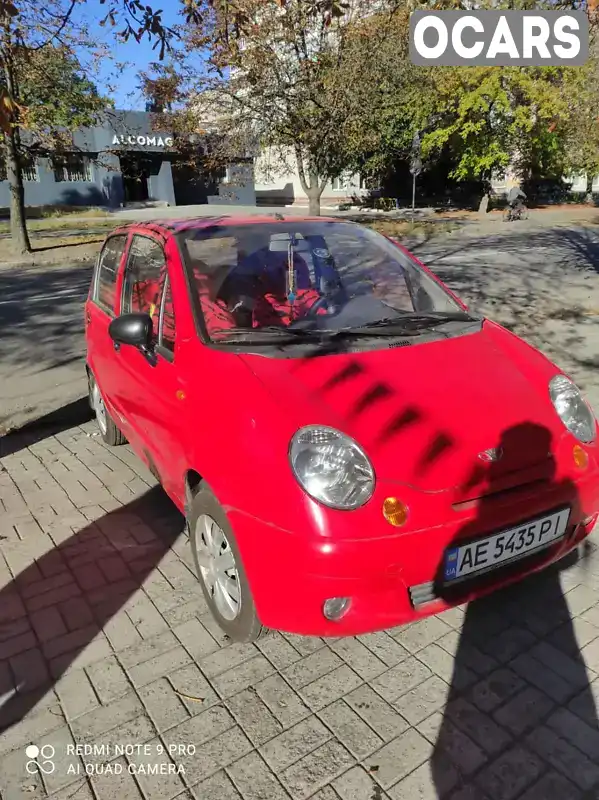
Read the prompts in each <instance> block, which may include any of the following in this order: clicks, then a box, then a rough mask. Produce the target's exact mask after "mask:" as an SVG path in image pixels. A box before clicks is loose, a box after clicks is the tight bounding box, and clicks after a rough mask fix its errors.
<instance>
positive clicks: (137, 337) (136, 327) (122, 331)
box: [108, 314, 155, 362]
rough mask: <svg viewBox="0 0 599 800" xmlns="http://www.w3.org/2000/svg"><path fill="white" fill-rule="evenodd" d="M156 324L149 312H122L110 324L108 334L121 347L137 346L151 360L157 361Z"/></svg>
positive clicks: (116, 345)
mask: <svg viewBox="0 0 599 800" xmlns="http://www.w3.org/2000/svg"><path fill="white" fill-rule="evenodd" d="M153 332H154V326H153V324H152V318H151V317H150V316H149V314H122V315H121V316H120V317H116V318H115V319H113V320H112V322H111V323H110V325H109V326H108V334H109V336H110V338H111V339H112V341H113V342H114V344H115V347H117V348H118V347H119V346H120V345H122V344H128V345H131V346H132V347H136V348H137V349H138V350H140V351H141V352H142V353H143V355H144V356H145V357H146V358H147V359H148V360H149V361H151V362H153V361H155V356H154V350H153V347H152V337H153Z"/></svg>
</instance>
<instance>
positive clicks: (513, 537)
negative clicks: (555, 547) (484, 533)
mask: <svg viewBox="0 0 599 800" xmlns="http://www.w3.org/2000/svg"><path fill="white" fill-rule="evenodd" d="M569 517H570V509H569V508H565V509H562V510H561V511H557V512H555V513H554V514H550V515H549V516H546V517H540V518H539V519H535V520H529V521H528V522H527V523H525V524H523V525H519V526H518V527H517V528H509V529H508V530H506V531H501V533H495V534H493V536H489V537H487V538H485V539H478V540H476V541H474V542H469V543H468V544H464V545H462V546H461V547H452V548H450V549H449V550H447V551H446V554H445V580H446V581H455V580H458V579H459V578H466V577H467V576H469V575H473V574H474V573H478V572H482V571H483V570H484V571H486V570H489V569H493V568H495V567H497V566H499V565H500V564H503V563H504V562H506V561H511V560H515V559H517V558H522V557H523V556H526V555H529V554H530V553H531V552H533V551H534V550H540V549H542V548H543V547H547V546H548V545H549V544H551V543H553V542H555V541H556V540H557V539H560V538H561V537H562V536H563V535H564V534H565V532H566V529H567V527H568V519H569Z"/></svg>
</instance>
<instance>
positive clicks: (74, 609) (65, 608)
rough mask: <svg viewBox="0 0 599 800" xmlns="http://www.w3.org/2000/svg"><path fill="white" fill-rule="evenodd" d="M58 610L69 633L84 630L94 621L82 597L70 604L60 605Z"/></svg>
mask: <svg viewBox="0 0 599 800" xmlns="http://www.w3.org/2000/svg"><path fill="white" fill-rule="evenodd" d="M59 609H60V614H61V616H62V618H63V619H64V621H65V622H66V625H67V628H68V629H69V630H70V631H76V630H79V629H80V628H86V627H87V626H88V625H91V624H92V623H93V621H94V615H93V613H92V610H91V608H90V607H89V605H88V604H87V603H86V601H85V600H84V598H83V597H78V598H77V599H76V600H74V601H72V602H68V603H61V604H60V605H59Z"/></svg>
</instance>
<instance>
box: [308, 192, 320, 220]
mask: <svg viewBox="0 0 599 800" xmlns="http://www.w3.org/2000/svg"><path fill="white" fill-rule="evenodd" d="M321 194H322V192H321V191H320V187H319V186H316V187H313V186H311V187H310V188H309V189H308V213H309V214H310V216H311V217H319V216H320V195H321Z"/></svg>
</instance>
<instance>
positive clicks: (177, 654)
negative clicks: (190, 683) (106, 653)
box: [128, 647, 191, 688]
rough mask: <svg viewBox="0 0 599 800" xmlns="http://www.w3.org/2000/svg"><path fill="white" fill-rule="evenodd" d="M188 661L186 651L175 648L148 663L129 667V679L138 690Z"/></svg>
mask: <svg viewBox="0 0 599 800" xmlns="http://www.w3.org/2000/svg"><path fill="white" fill-rule="evenodd" d="M190 660H191V659H190V656H189V653H188V652H187V650H185V649H184V648H183V647H175V649H174V650H169V651H168V652H166V653H162V654H161V655H158V656H156V657H155V658H151V659H150V660H149V661H144V662H143V663H142V664H136V665H135V666H134V667H130V668H129V669H128V674H129V678H130V679H131V682H132V683H133V685H134V686H136V687H138V688H139V687H141V686H145V685H146V684H148V683H152V682H153V681H155V680H157V679H158V678H161V677H162V676H163V675H168V674H169V672H173V671H174V670H176V669H178V668H179V667H182V666H184V665H185V664H188V663H189V661H190Z"/></svg>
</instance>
